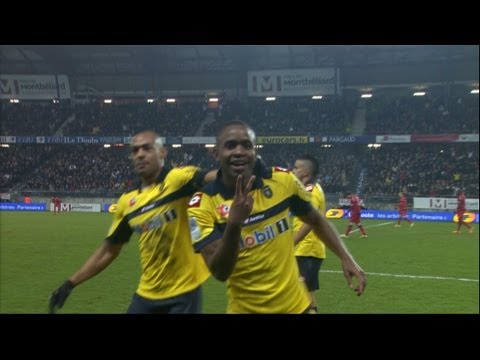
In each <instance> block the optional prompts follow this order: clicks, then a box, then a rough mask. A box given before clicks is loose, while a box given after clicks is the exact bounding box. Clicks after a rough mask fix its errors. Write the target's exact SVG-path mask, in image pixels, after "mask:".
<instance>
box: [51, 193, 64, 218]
mask: <svg viewBox="0 0 480 360" xmlns="http://www.w3.org/2000/svg"><path fill="white" fill-rule="evenodd" d="M52 203H53V213H54V214H55V215H57V214H60V205H61V204H62V199H60V198H59V197H58V196H54V197H53V198H52Z"/></svg>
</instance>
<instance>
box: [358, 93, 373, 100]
mask: <svg viewBox="0 0 480 360" xmlns="http://www.w3.org/2000/svg"><path fill="white" fill-rule="evenodd" d="M372 96H373V95H372V94H362V96H360V97H361V98H362V99H369V98H371V97H372Z"/></svg>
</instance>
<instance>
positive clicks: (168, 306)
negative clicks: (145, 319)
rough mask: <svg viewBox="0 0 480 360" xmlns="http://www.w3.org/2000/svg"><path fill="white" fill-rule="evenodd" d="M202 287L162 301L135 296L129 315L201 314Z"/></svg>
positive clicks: (129, 308)
mask: <svg viewBox="0 0 480 360" xmlns="http://www.w3.org/2000/svg"><path fill="white" fill-rule="evenodd" d="M201 311H202V287H201V286H199V287H198V288H196V289H195V290H192V291H189V292H187V293H184V294H181V295H178V296H174V297H171V298H168V299H162V300H150V299H146V298H144V297H141V296H140V295H138V294H137V293H135V294H133V297H132V302H131V303H130V306H129V307H128V310H127V314H200V313H201Z"/></svg>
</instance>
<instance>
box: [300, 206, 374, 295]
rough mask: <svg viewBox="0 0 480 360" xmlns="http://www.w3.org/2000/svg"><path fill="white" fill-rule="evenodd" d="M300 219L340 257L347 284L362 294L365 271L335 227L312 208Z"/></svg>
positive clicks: (365, 283)
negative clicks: (353, 280)
mask: <svg viewBox="0 0 480 360" xmlns="http://www.w3.org/2000/svg"><path fill="white" fill-rule="evenodd" d="M300 219H301V220H302V221H303V222H305V223H307V224H309V225H310V226H311V227H312V229H313V231H314V232H315V234H316V235H317V236H318V237H319V238H320V239H322V241H323V242H324V243H325V245H327V247H328V248H329V249H330V250H331V251H333V253H334V254H335V255H337V256H338V257H339V258H340V260H341V261H342V268H343V273H344V275H345V278H346V279H347V283H348V285H349V286H350V288H352V289H353V290H354V291H355V292H356V293H357V295H359V296H360V295H362V294H363V292H364V290H365V286H366V285H367V279H366V275H365V272H364V271H363V270H362V268H361V267H360V266H359V265H358V264H357V263H356V261H355V259H354V258H353V256H352V255H351V254H350V252H349V251H348V249H347V247H346V245H345V244H344V242H343V241H342V239H341V238H340V235H339V234H338V231H337V230H336V229H335V227H334V226H333V225H332V224H331V223H330V222H329V221H328V220H327V219H325V217H324V216H323V215H322V214H320V213H319V212H318V211H316V210H314V209H312V210H310V211H309V212H308V213H307V215H302V216H300ZM353 277H356V278H357V280H358V284H357V286H355V287H354V285H353V283H352V279H353Z"/></svg>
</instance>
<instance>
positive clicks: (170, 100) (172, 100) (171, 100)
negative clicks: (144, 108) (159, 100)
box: [167, 98, 176, 103]
mask: <svg viewBox="0 0 480 360" xmlns="http://www.w3.org/2000/svg"><path fill="white" fill-rule="evenodd" d="M175 101H176V100H175V99H174V98H169V99H167V103H174V102H175Z"/></svg>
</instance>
